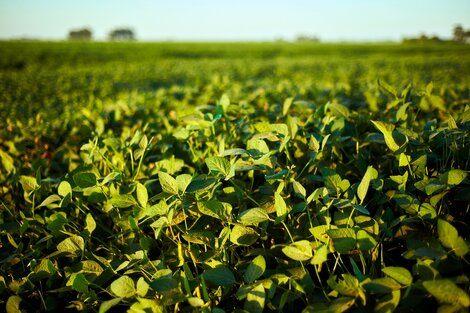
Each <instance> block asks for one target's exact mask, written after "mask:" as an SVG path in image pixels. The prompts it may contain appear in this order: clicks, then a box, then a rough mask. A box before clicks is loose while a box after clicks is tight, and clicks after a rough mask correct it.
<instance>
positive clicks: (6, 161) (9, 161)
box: [0, 149, 15, 174]
mask: <svg viewBox="0 0 470 313" xmlns="http://www.w3.org/2000/svg"><path fill="white" fill-rule="evenodd" d="M0 159H1V160H2V166H3V168H5V170H6V171H7V174H10V173H11V172H13V171H14V170H15V165H14V163H13V158H12V157H11V156H10V155H9V154H8V153H6V152H4V151H3V150H1V149H0Z"/></svg>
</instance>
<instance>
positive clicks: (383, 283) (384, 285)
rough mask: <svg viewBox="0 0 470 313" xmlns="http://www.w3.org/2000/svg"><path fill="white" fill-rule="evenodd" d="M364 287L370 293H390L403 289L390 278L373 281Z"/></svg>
mask: <svg viewBox="0 0 470 313" xmlns="http://www.w3.org/2000/svg"><path fill="white" fill-rule="evenodd" d="M363 287H364V289H365V290H366V291H367V292H370V293H390V292H392V291H395V290H399V289H400V288H401V286H400V285H399V284H398V283H397V282H396V281H395V280H394V279H391V278H388V277H384V278H376V279H373V280H371V281H369V282H367V283H364V284H363Z"/></svg>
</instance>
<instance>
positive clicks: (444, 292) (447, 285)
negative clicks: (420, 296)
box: [423, 279, 470, 308]
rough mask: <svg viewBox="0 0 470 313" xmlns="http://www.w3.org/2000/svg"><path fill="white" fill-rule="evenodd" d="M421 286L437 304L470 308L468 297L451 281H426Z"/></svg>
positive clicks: (469, 298)
mask: <svg viewBox="0 0 470 313" xmlns="http://www.w3.org/2000/svg"><path fill="white" fill-rule="evenodd" d="M423 286H424V288H425V289H426V290H427V291H428V292H429V293H430V294H432V295H433V296H434V297H435V298H436V299H437V300H438V301H439V302H442V303H449V304H453V305H460V306H463V307H465V308H467V307H469V306H470V297H469V295H468V294H467V293H466V292H465V291H464V290H462V289H460V288H459V287H457V285H456V284H455V283H453V282H452V281H451V280H448V279H436V280H428V281H425V282H423Z"/></svg>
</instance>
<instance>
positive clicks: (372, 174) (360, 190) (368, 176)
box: [357, 166, 379, 204]
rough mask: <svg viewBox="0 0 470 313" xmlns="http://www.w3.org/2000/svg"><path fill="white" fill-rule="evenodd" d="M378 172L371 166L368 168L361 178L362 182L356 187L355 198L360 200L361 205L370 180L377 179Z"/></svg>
mask: <svg viewBox="0 0 470 313" xmlns="http://www.w3.org/2000/svg"><path fill="white" fill-rule="evenodd" d="M378 175H379V174H378V172H377V170H376V169H375V168H374V167H373V166H368V167H367V171H366V173H365V174H364V177H362V180H361V182H360V184H359V186H358V187H357V196H358V197H359V199H360V200H361V204H362V202H363V201H364V198H365V197H366V194H367V190H368V189H369V184H370V181H371V180H372V179H376V178H377V177H378Z"/></svg>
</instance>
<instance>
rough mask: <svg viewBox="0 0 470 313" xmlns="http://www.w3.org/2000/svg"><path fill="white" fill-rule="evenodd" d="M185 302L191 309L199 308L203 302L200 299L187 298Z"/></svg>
mask: <svg viewBox="0 0 470 313" xmlns="http://www.w3.org/2000/svg"><path fill="white" fill-rule="evenodd" d="M187 300H188V303H189V305H190V306H192V307H193V308H199V307H201V306H203V305H204V300H202V299H201V298H197V297H189V298H188V299H187Z"/></svg>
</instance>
